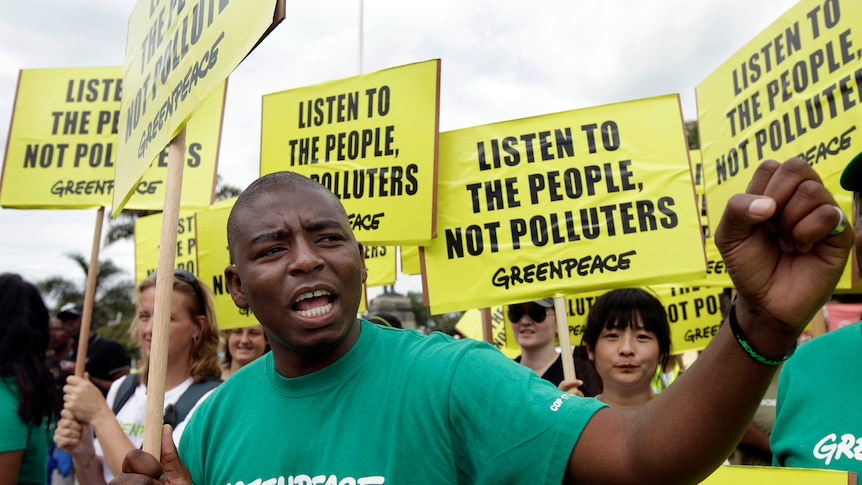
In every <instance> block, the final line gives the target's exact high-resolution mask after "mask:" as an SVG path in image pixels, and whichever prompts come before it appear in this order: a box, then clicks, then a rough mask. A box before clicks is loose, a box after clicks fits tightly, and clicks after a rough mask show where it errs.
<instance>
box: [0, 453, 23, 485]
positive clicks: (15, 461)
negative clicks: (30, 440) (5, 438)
mask: <svg viewBox="0 0 862 485" xmlns="http://www.w3.org/2000/svg"><path fill="white" fill-rule="evenodd" d="M23 458H24V450H15V451H7V452H4V453H0V485H15V484H17V483H18V471H19V470H20V468H21V460H22V459H23Z"/></svg>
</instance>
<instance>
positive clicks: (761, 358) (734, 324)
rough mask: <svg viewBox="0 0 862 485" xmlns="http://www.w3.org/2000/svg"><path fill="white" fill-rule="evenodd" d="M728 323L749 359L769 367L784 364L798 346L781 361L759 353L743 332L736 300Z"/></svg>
mask: <svg viewBox="0 0 862 485" xmlns="http://www.w3.org/2000/svg"><path fill="white" fill-rule="evenodd" d="M728 321H729V322H730V330H731V331H732V332H733V336H734V337H736V341H737V342H739V345H740V347H742V350H744V351H745V353H746V354H748V356H749V357H751V358H752V359H754V360H756V361H757V362H758V363H760V364H763V365H768V366H770V367H775V366H778V365H781V364H783V363H784V361H785V360H787V359H789V358H790V356H791V355H793V351H795V350H796V345H794V346H793V347H792V348H791V349H790V350H788V351H787V354H785V355H784V357H782V358H780V359H770V358H769V357H766V356H765V355H763V354H761V353H760V352H758V351H757V350H756V349H755V348H754V347H752V346H751V344H750V343H749V342H748V337H746V335H745V334H744V333H743V332H742V328H740V326H739V320H737V319H736V300H735V299H734V300H733V303H732V304H731V305H730V315H729V317H728Z"/></svg>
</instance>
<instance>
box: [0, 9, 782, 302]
mask: <svg viewBox="0 0 862 485" xmlns="http://www.w3.org/2000/svg"><path fill="white" fill-rule="evenodd" d="M141 1H148V0H141ZM187 1H188V2H189V3H190V4H194V3H196V1H197V0H187ZM235 1H237V0H235ZM134 3H135V2H134V1H133V0H26V1H12V0H4V1H2V2H0V133H3V137H2V138H0V149H2V153H5V150H6V141H7V140H6V136H8V135H7V134H8V132H9V122H10V119H11V114H12V105H13V101H14V97H15V85H16V82H17V78H18V71H19V69H31V68H53V67H93V66H111V65H122V64H124V56H125V38H126V30H127V23H128V17H129V15H130V13H131V11H132V7H133V5H134ZM795 4H796V2H795V1H791V0H771V1H769V2H758V1H750V0H699V1H690V0H653V1H651V2H634V1H631V0H603V1H592V2H586V1H582V0H551V1H540V2H529V4H528V2H523V1H521V2H515V1H512V0H493V1H491V0H476V1H471V0H438V1H435V2H411V1H403V0H365V1H364V3H362V4H360V2H359V1H358V0H298V1H292V0H288V1H287V17H286V19H285V20H284V22H282V23H281V25H279V26H278V28H277V29H276V30H275V31H274V32H273V33H272V34H271V35H270V36H269V37H267V38H266V39H265V40H264V42H263V43H262V44H261V45H260V46H259V47H258V48H257V49H256V50H255V51H254V52H253V53H252V54H251V55H250V56H249V57H248V58H246V59H245V60H244V61H243V62H242V64H241V65H240V66H239V67H238V68H237V70H236V71H234V73H233V74H232V75H231V77H230V81H229V86H228V94H227V103H226V106H225V117H224V127H223V133H222V144H221V155H220V162H219V170H218V172H219V174H220V175H221V176H222V177H223V179H224V181H226V182H228V183H230V184H232V185H235V186H238V187H240V188H244V187H246V186H247V185H248V184H249V183H250V182H251V181H252V180H254V179H255V178H256V177H257V175H258V164H259V155H260V109H261V97H262V96H263V95H265V94H269V93H273V92H278V91H282V90H285V89H292V88H296V87H301V86H306V85H310V84H317V83H320V82H324V81H329V80H332V79H340V78H344V77H350V76H354V75H357V74H359V73H360V72H371V71H376V70H380V69H385V68H390V67H395V66H399V65H403V64H409V63H413V62H419V61H424V60H428V59H434V58H439V59H441V60H442V62H441V66H442V74H441V92H440V131H448V130H453V129H459V128H465V127H469V126H475V125H482V124H487V123H493V122H497V121H505V120H511V119H517V118H523V117H527V116H535V115H541V114H547V113H554V112H558V111H566V110H572V109H578V108H585V107H590V106H598V105H603V104H608V103H616V102H621V101H627V100H633V99H639V98H644V97H650V96H657V95H663V94H669V93H678V94H679V95H680V97H681V101H682V107H683V115H684V118H685V119H686V120H695V119H696V118H697V107H696V105H695V93H694V89H695V86H697V84H698V83H699V82H700V81H702V80H703V79H704V78H705V77H706V76H708V75H709V74H710V73H711V72H712V71H713V70H714V69H715V68H716V67H717V66H718V65H720V64H721V63H722V62H724V61H725V60H726V59H727V58H728V57H730V56H731V55H732V54H733V53H734V52H735V51H737V50H738V49H740V48H741V47H742V46H744V45H745V44H746V43H747V42H748V41H749V40H750V39H751V38H752V37H754V36H755V35H756V34H757V33H759V32H760V31H761V30H763V29H764V28H765V27H766V26H768V25H769V24H771V23H772V22H773V21H775V20H776V19H777V18H778V17H779V16H781V15H782V14H783V13H784V12H785V11H787V10H788V9H790V8H791V7H792V6H793V5H795ZM360 5H364V13H363V14H362V15H360ZM360 18H362V19H363V20H364V22H363V23H364V28H363V29H361V31H362V32H363V34H364V35H362V41H361V42H360V27H359V25H360ZM360 45H361V47H362V49H361V50H362V56H361V61H360ZM95 218H96V212H95V211H70V210H65V211H43V210H14V209H0V272H7V271H11V272H17V273H20V274H22V275H23V276H24V277H25V278H27V279H30V280H32V281H37V280H40V279H44V278H46V277H49V276H53V275H66V276H70V277H75V278H80V279H81V280H83V276H82V275H81V273H80V270H78V269H77V268H76V266H75V265H74V263H72V262H71V260H69V259H68V258H67V257H66V256H64V254H66V253H69V252H77V253H81V254H83V255H85V256H86V257H89V255H90V253H91V250H92V242H93V231H94V226H95ZM106 227H107V226H106ZM108 258H110V259H113V260H114V262H115V263H117V264H118V265H119V266H120V267H122V268H125V269H126V270H127V271H128V273H129V276H130V277H132V276H133V275H134V247H133V244H132V243H119V244H115V245H112V246H109V247H107V248H102V250H101V259H108ZM395 289H396V290H397V291H399V292H402V293H406V292H407V291H408V290H411V291H418V290H420V289H421V283H420V282H419V278H418V277H409V278H408V277H403V276H402V277H399V280H398V282H397V283H396V286H395ZM374 294H375V292H371V294H370V296H372V297H373V296H374Z"/></svg>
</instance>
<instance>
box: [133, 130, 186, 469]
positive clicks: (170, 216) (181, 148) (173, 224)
mask: <svg viewBox="0 0 862 485" xmlns="http://www.w3.org/2000/svg"><path fill="white" fill-rule="evenodd" d="M185 151H186V129H185V127H183V129H182V131H180V132H179V133H178V134H177V136H176V137H174V139H173V140H171V144H170V148H169V150H168V175H167V181H166V182H165V206H164V211H163V212H162V234H161V239H160V240H159V261H158V268H157V269H156V302H155V308H154V309H153V337H152V338H153V341H152V344H151V346H150V363H149V374H148V375H147V410H146V416H145V418H144V447H143V449H144V451H146V452H147V453H150V454H151V455H153V456H156V457H158V456H159V455H160V453H161V448H162V447H161V445H162V423H163V422H164V412H165V380H166V379H167V372H168V342H169V339H168V337H169V335H170V324H171V299H172V297H173V291H174V262H175V261H176V247H177V224H178V223H179V213H180V200H181V196H182V188H183V164H184V163H183V162H184V158H185Z"/></svg>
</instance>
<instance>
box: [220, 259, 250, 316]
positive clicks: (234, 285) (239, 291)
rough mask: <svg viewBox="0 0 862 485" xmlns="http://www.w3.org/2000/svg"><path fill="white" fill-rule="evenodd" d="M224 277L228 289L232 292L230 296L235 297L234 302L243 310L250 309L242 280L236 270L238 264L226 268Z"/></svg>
mask: <svg viewBox="0 0 862 485" xmlns="http://www.w3.org/2000/svg"><path fill="white" fill-rule="evenodd" d="M224 278H225V284H227V291H229V292H230V297H231V298H233V304H234V305H236V306H237V307H239V308H242V309H243V310H245V309H248V302H247V301H246V299H245V290H243V288H242V281H241V280H240V279H239V272H238V271H237V270H236V266H228V267H227V268H225V269H224Z"/></svg>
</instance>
